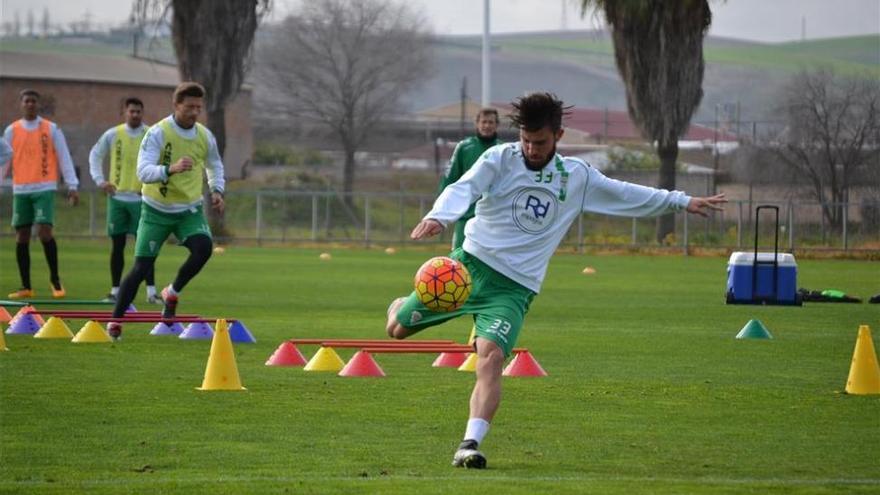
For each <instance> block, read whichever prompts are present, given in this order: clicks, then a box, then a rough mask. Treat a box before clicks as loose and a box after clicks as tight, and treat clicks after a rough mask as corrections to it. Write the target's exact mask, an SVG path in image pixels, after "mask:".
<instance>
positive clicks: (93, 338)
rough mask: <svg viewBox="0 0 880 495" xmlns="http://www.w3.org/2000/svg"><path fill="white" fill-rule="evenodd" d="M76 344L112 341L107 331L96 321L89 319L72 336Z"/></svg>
mask: <svg viewBox="0 0 880 495" xmlns="http://www.w3.org/2000/svg"><path fill="white" fill-rule="evenodd" d="M73 342H74V343H76V344H100V343H104V342H113V341H112V340H111V339H110V336H109V335H107V332H105V331H104V329H103V328H101V324H100V323H98V322H97V321H92V320H89V321H87V322H86V324H85V325H83V327H82V328H80V329H79V332H76V335H75V336H74V337H73Z"/></svg>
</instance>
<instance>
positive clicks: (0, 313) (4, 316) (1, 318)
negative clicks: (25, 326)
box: [0, 306, 12, 323]
mask: <svg viewBox="0 0 880 495" xmlns="http://www.w3.org/2000/svg"><path fill="white" fill-rule="evenodd" d="M10 320H12V315H10V314H9V311H6V308H5V307H3V306H0V323H8V322H9V321H10Z"/></svg>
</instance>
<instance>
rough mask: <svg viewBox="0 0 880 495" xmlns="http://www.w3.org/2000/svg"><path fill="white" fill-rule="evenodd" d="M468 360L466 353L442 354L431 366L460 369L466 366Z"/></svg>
mask: <svg viewBox="0 0 880 495" xmlns="http://www.w3.org/2000/svg"><path fill="white" fill-rule="evenodd" d="M466 359H467V353H464V352H442V353H440V355H439V356H437V359H435V360H434V363H433V364H432V365H431V366H433V367H435V368H458V367H459V366H461V365H462V364H464V362H465V360H466Z"/></svg>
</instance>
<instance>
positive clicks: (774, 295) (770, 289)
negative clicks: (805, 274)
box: [727, 251, 801, 305]
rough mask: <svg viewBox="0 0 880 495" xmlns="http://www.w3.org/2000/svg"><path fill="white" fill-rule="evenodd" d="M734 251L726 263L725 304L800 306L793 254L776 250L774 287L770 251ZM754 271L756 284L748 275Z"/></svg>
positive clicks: (772, 255)
mask: <svg viewBox="0 0 880 495" xmlns="http://www.w3.org/2000/svg"><path fill="white" fill-rule="evenodd" d="M757 255H758V260H757V271H756V272H755V265H756V263H755V253H753V252H748V253H746V252H741V251H738V252H735V253H732V254H731V255H730V260H729V261H728V263H727V303H728V304H793V305H800V304H801V301H800V297H798V296H797V263H795V261H794V255H792V254H790V253H779V254H778V256H777V258H776V259H777V262H778V265H777V266H778V275H777V277H778V278H777V280H776V287H774V280H773V270H774V265H773V258H774V254H773V253H757ZM753 273H757V283H753V281H752V274H753Z"/></svg>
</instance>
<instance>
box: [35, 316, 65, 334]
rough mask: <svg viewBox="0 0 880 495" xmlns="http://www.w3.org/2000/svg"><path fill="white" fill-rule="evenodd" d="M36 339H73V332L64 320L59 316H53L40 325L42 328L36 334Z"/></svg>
mask: <svg viewBox="0 0 880 495" xmlns="http://www.w3.org/2000/svg"><path fill="white" fill-rule="evenodd" d="M34 338H35V339H68V340H69V339H72V338H73V332H71V331H70V328H69V327H68V326H67V323H64V320H62V319H61V318H58V317H55V316H53V317H51V318H49V321H47V322H46V323H44V324H43V326H42V327H40V330H39V331H38V332H37V333H35V334H34Z"/></svg>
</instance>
